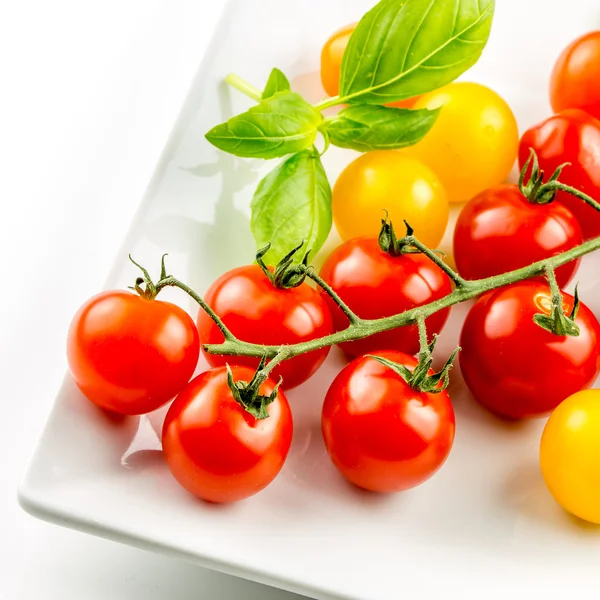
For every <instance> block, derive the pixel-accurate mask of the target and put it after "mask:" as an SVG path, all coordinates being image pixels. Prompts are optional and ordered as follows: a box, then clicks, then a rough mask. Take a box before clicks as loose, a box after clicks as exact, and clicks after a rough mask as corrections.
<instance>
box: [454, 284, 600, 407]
mask: <svg viewBox="0 0 600 600" xmlns="http://www.w3.org/2000/svg"><path fill="white" fill-rule="evenodd" d="M563 300H564V304H563V308H564V311H565V313H570V312H571V310H572V308H573V297H572V296H570V295H569V294H563ZM551 302H552V299H551V294H550V291H549V289H548V285H547V284H544V283H537V282H528V281H525V282H521V283H518V284H515V285H513V286H509V287H506V288H501V289H499V290H495V291H492V292H489V293H488V294H486V295H484V296H482V297H481V298H480V299H479V300H478V301H477V302H476V303H475V304H474V305H473V308H471V310H470V311H469V313H468V315H467V318H466V319H465V323H464V325H463V330H462V334H461V340H460V345H461V347H462V351H461V353H460V355H459V356H460V366H461V368H462V373H463V376H464V378H465V382H466V384H467V386H468V387H469V389H470V390H471V392H472V393H473V396H475V399H476V400H477V401H478V402H479V403H480V404H482V405H483V406H485V407H486V408H488V409H489V410H491V411H492V412H494V413H496V414H498V415H500V416H502V417H507V418H509V419H521V418H526V417H537V416H541V415H544V414H545V413H547V412H549V411H551V410H553V409H554V408H556V407H557V406H558V405H559V404H560V403H561V402H562V401H563V400H564V399H565V398H567V397H568V396H570V395H571V394H574V393H575V392H578V391H580V390H582V389H586V388H589V387H590V386H591V385H592V383H593V382H594V380H595V379H596V377H597V376H598V372H599V369H600V353H599V349H600V348H599V346H598V344H599V342H600V325H599V324H598V320H597V319H596V317H595V316H594V315H593V314H592V312H591V311H590V310H589V308H587V306H585V305H584V304H581V305H580V308H579V313H578V315H577V318H576V319H575V323H576V324H577V325H578V326H579V329H580V334H579V336H577V337H574V336H557V335H554V334H553V333H550V332H549V331H546V330H545V329H542V328H541V327H539V326H538V325H536V324H535V323H534V321H533V317H534V315H535V314H547V315H549V314H550V310H551Z"/></svg>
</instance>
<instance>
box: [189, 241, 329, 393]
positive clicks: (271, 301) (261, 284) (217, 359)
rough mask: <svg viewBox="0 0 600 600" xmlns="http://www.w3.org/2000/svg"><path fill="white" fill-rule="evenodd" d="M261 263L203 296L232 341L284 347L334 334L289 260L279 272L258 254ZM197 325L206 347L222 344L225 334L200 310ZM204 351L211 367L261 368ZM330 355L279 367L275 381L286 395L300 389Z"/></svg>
mask: <svg viewBox="0 0 600 600" xmlns="http://www.w3.org/2000/svg"><path fill="white" fill-rule="evenodd" d="M265 250H267V249H264V250H263V252H264V251H265ZM297 250H298V248H297V249H295V250H294V252H295V251H297ZM292 254H293V253H292ZM257 259H258V262H259V264H256V265H247V266H243V267H238V268H236V269H232V270H231V271H228V272H226V273H224V274H223V275H221V277H219V278H218V279H217V280H216V281H215V282H214V283H213V284H212V285H211V286H210V287H209V289H208V291H207V292H206V294H205V296H204V299H205V301H206V303H207V304H208V305H209V306H210V307H211V308H212V309H213V310H214V311H215V313H216V314H217V315H218V316H219V317H221V319H222V321H223V323H224V324H225V325H226V326H227V327H228V329H229V330H230V331H231V333H233V335H235V336H236V337H238V338H239V339H241V340H244V341H245V342H253V343H257V344H265V345H274V346H280V345H284V344H299V343H302V342H306V341H309V340H312V339H315V338H321V337H324V336H326V335H329V334H331V333H333V332H334V329H333V322H332V318H331V314H330V312H329V308H328V306H327V303H326V302H325V300H324V298H323V297H322V295H321V294H320V293H319V292H318V291H317V290H315V289H314V288H312V287H311V286H310V285H308V283H306V282H305V281H304V278H297V277H295V276H294V273H293V265H292V264H291V261H289V260H288V259H289V256H288V257H285V258H284V259H283V260H282V261H281V263H279V265H278V267H275V268H273V267H267V266H265V264H264V263H263V262H262V255H261V254H260V253H259V255H258V257H257ZM290 268H291V269H292V271H291V273H292V275H289V273H290ZM197 325H198V332H199V334H200V340H201V342H202V344H203V345H204V344H220V343H222V342H223V341H224V337H223V334H222V332H221V330H220V329H219V328H218V327H217V325H216V324H215V322H214V321H213V320H212V319H211V318H210V316H209V315H208V314H207V313H206V312H205V311H204V310H202V309H201V310H200V311H199V313H198V320H197ZM202 351H203V354H204V357H205V358H206V360H207V361H208V364H210V365H211V366H213V367H216V366H224V365H225V364H226V363H229V364H232V365H233V364H236V365H246V366H248V367H256V366H257V365H258V363H259V359H257V358H251V357H245V356H222V355H216V354H210V353H207V352H206V351H205V350H204V347H203V348H202ZM328 353H329V347H325V348H321V349H319V350H313V351H312V352H308V353H306V354H300V355H299V356H296V357H294V358H292V359H290V360H286V361H285V362H283V363H281V364H280V365H278V366H277V367H276V368H275V370H274V371H273V373H272V376H273V377H274V378H275V379H278V378H279V377H283V383H282V386H283V387H284V388H285V389H290V388H293V387H295V386H298V385H300V384H301V383H303V382H304V381H306V380H307V379H308V378H309V377H311V376H312V375H313V374H314V373H315V372H316V371H317V369H318V368H319V367H320V366H321V365H322V364H323V361H324V360H325V359H326V358H327V354H328Z"/></svg>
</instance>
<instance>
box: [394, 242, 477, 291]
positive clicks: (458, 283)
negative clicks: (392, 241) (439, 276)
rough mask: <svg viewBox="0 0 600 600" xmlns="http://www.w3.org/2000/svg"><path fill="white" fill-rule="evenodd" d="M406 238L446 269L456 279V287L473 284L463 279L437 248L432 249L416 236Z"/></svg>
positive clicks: (441, 267)
mask: <svg viewBox="0 0 600 600" xmlns="http://www.w3.org/2000/svg"><path fill="white" fill-rule="evenodd" d="M406 240H407V242H408V243H409V244H410V245H411V246H414V247H415V248H416V249H417V250H419V252H421V253H422V254H424V255H425V256H427V258H429V260H431V261H432V262H434V263H435V264H436V265H437V266H438V267H439V268H440V269H441V270H442V271H444V273H446V275H448V277H450V279H451V280H452V281H454V283H455V285H456V287H459V288H461V287H466V286H468V285H471V284H470V282H468V281H467V280H466V279H463V278H462V277H461V276H460V275H459V274H458V273H457V272H456V271H455V270H454V269H453V268H452V267H451V266H450V265H449V264H448V263H447V262H445V261H444V260H443V259H442V258H441V257H440V255H439V254H438V253H437V252H436V251H435V250H431V249H430V248H428V247H427V246H426V245H425V244H423V243H422V242H420V241H419V240H417V239H416V238H415V237H414V236H409V237H408V238H406Z"/></svg>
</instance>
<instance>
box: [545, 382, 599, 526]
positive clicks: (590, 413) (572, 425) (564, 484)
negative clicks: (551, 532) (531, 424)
mask: <svg viewBox="0 0 600 600" xmlns="http://www.w3.org/2000/svg"><path fill="white" fill-rule="evenodd" d="M540 464H541V468H542V475H543V476H544V480H545V481H546V485H547V486H548V489H549V490H550V492H551V493H552V495H553V496H554V499H555V500H556V501H557V502H558V503H559V504H560V505H561V506H562V507H563V508H564V509H565V510H567V511H568V512H570V513H572V514H574V515H576V516H578V517H579V518H580V519H585V520H586V521H590V522H591V523H596V524H600V470H599V469H598V465H599V464H600V390H586V391H583V392H578V393H576V394H573V395H572V396H570V397H569V398H567V399H566V400H564V401H563V402H562V403H561V404H559V406H558V407H557V408H556V409H555V410H554V412H553V413H552V414H551V415H550V418H549V419H548V422H547V423H546V427H545V428H544V433H543V435H542V441H541V444H540Z"/></svg>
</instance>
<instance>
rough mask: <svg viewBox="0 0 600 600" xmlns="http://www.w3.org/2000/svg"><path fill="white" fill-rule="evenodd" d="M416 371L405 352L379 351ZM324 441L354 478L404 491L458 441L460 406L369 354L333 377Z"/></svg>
mask: <svg viewBox="0 0 600 600" xmlns="http://www.w3.org/2000/svg"><path fill="white" fill-rule="evenodd" d="M375 354H376V355H377V356H381V357H383V358H386V359H388V360H390V361H393V362H395V363H398V364H402V365H404V366H406V367H407V368H408V369H409V370H412V369H414V367H415V366H416V364H417V361H416V359H414V358H413V357H411V356H408V355H406V354H404V353H402V352H396V351H393V350H387V351H382V352H376V353H375ZM321 425H322V431H323V437H324V439H325V446H326V447H327V451H328V453H329V456H330V457H331V460H332V461H333V463H334V465H335V466H336V467H337V469H338V470H339V471H340V473H341V474H342V475H343V476H344V477H345V478H346V479H347V480H348V481H350V482H352V483H354V484H355V485H357V486H359V487H362V488H364V489H367V490H371V491H373V492H398V491H402V490H406V489H409V488H412V487H414V486H416V485H419V484H420V483H422V482H424V481H425V480H427V479H429V478H430V477H431V476H432V475H433V474H434V473H435V472H436V471H437V470H438V469H439V468H440V467H441V466H442V464H443V463H444V461H445V460H446V458H447V456H448V454H449V452H450V449H451V448H452V443H453V441H454V427H455V421H454V411H453V409H452V404H451V402H450V398H449V396H448V393H447V392H446V391H441V392H438V393H429V392H420V391H417V390H415V389H413V388H412V387H411V386H410V385H409V384H408V383H407V382H406V381H405V380H404V379H403V378H402V377H401V376H400V375H399V374H398V373H396V372H395V371H394V370H392V369H391V368H390V367H388V366H385V365H383V364H381V363H379V362H378V361H377V360H375V359H373V358H370V357H369V356H362V357H359V358H356V359H355V360H353V361H352V362H351V363H350V364H348V365H346V367H344V369H342V371H341V372H340V373H339V374H338V376H337V377H336V378H335V379H334V381H333V383H332V384H331V387H330V388H329V391H328V392H327V396H326V397H325V402H324V404H323V412H322V418H321Z"/></svg>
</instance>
